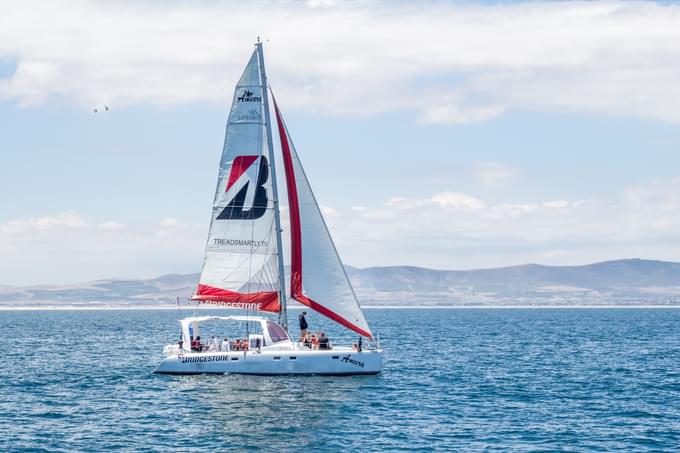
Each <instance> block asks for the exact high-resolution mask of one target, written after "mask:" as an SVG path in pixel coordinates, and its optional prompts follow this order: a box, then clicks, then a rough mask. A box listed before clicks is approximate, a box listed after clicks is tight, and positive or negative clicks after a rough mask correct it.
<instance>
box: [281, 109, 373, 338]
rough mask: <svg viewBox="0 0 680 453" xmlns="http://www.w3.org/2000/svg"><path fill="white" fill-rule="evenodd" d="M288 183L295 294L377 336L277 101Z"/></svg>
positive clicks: (355, 328) (346, 324) (341, 321)
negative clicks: (341, 256) (372, 331)
mask: <svg viewBox="0 0 680 453" xmlns="http://www.w3.org/2000/svg"><path fill="white" fill-rule="evenodd" d="M274 109H275V111H276V120H277V124H278V129H279V139H280V142H281V152H282V155H283V165H284V170H285V175H286V183H287V188H288V209H289V217H290V235H291V280H290V281H291V297H292V298H293V299H295V300H297V301H298V302H300V303H302V304H304V305H306V306H308V307H310V308H312V309H313V310H315V311H317V312H319V313H321V314H323V315H324V316H326V317H328V318H330V319H332V320H334V321H335V322H337V323H339V324H341V325H343V326H344V327H347V328H348V329H351V330H353V331H355V332H357V333H359V334H361V335H363V336H366V337H369V338H371V337H372V334H371V331H370V329H369V327H368V323H367V322H366V319H365V318H364V315H363V312H362V311H361V307H360V306H359V302H358V300H357V298H356V295H355V294H354V290H353V288H352V285H351V283H350V281H349V278H348V276H347V273H346V272H345V269H344V266H343V264H342V261H341V260H340V256H339V255H338V252H337V250H336V248H335V245H334V244H333V240H332V238H331V236H330V233H329V231H328V228H327V226H326V223H325V220H324V218H323V215H322V213H321V210H320V209H319V206H318V203H317V202H316V199H315V197H314V194H313V192H312V189H311V186H310V184H309V181H308V179H307V176H306V174H305V172H304V169H303V168H302V164H301V163H300V160H299V158H298V156H297V153H296V151H295V147H294V145H293V143H292V140H291V139H290V135H289V133H288V130H287V128H286V126H285V123H284V121H283V117H282V115H281V112H280V110H279V108H278V105H277V104H276V101H274Z"/></svg>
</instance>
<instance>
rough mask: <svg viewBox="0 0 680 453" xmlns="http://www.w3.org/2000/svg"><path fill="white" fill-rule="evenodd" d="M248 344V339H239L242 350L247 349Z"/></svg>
mask: <svg viewBox="0 0 680 453" xmlns="http://www.w3.org/2000/svg"><path fill="white" fill-rule="evenodd" d="M249 347H250V345H249V344H248V339H246V338H244V339H243V341H241V349H242V350H243V351H247V350H248V348H249Z"/></svg>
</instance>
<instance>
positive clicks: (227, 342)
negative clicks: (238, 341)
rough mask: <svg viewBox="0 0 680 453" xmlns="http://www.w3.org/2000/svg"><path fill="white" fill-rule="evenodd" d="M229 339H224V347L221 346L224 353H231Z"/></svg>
mask: <svg viewBox="0 0 680 453" xmlns="http://www.w3.org/2000/svg"><path fill="white" fill-rule="evenodd" d="M229 349H230V348H229V338H227V337H224V340H222V345H221V346H220V350H221V351H222V352H229Z"/></svg>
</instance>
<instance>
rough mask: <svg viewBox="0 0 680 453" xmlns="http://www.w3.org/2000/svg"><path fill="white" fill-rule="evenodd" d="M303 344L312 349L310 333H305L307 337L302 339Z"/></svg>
mask: <svg viewBox="0 0 680 453" xmlns="http://www.w3.org/2000/svg"><path fill="white" fill-rule="evenodd" d="M302 344H303V345H304V346H305V347H306V348H309V349H312V342H311V340H310V339H309V334H307V335H305V338H304V339H303V340H302Z"/></svg>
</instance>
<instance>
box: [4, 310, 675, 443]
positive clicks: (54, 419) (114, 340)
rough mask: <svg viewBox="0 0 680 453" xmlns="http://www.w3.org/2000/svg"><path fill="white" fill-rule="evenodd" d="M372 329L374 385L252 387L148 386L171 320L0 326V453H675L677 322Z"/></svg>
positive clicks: (555, 317)
mask: <svg viewBox="0 0 680 453" xmlns="http://www.w3.org/2000/svg"><path fill="white" fill-rule="evenodd" d="M201 313H205V312H203V311H202V312H201ZM183 314H184V315H188V314H189V313H187V312H186V311H185V313H183ZM296 314H297V313H296V312H294V311H293V312H291V316H292V317H293V318H294V317H295V316H296ZM366 315H367V317H368V319H369V322H370V324H371V326H372V328H373V329H374V330H375V331H378V332H379V333H380V338H381V345H382V347H383V348H384V350H385V354H384V357H385V363H384V370H383V372H382V374H380V375H377V376H356V377H294V376H286V377H257V376H228V375H226V376H162V375H154V374H152V371H153V369H154V367H155V366H156V364H157V363H158V362H159V361H160V360H161V358H162V353H161V352H162V348H163V346H164V345H165V344H167V343H169V342H173V341H175V340H176V339H177V333H178V323H177V319H178V314H177V312H173V311H168V310H143V311H132V310H129V311H125V310H118V311H115V310H114V311H26V312H0V327H1V328H2V337H3V341H2V344H3V346H4V347H3V350H4V353H3V360H2V362H3V363H2V367H0V389H1V390H0V433H2V435H1V436H0V451H64V452H73V451H103V450H116V451H135V452H136V451H168V452H170V451H172V452H174V451H226V450H237V451H238V450H246V449H262V450H266V451H291V452H292V451H295V452H297V451H350V450H357V451H407V450H408V451H417V450H422V451H430V450H440V451H444V450H456V451H482V450H484V451H488V450H515V451H555V450H561V451H579V452H580V451H629V452H633V451H635V452H642V451H678V450H680V310H678V309H633V308H631V309H592V308H589V309H427V310H414V309H411V310H385V309H383V310H380V309H372V310H366ZM310 321H311V322H310V324H311V327H312V329H314V330H316V329H317V328H324V329H326V332H328V333H329V334H330V335H331V338H332V339H335V341H336V342H337V341H340V338H339V337H340V336H341V333H340V330H339V329H336V328H335V327H332V326H331V325H330V324H331V323H330V321H328V322H326V321H323V320H322V319H320V318H318V317H315V316H312V317H311V319H310ZM353 339H354V340H355V339H356V338H348V341H352V340H353Z"/></svg>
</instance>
